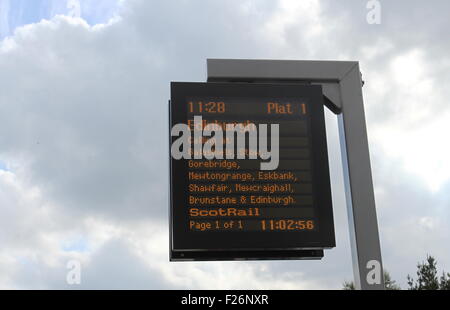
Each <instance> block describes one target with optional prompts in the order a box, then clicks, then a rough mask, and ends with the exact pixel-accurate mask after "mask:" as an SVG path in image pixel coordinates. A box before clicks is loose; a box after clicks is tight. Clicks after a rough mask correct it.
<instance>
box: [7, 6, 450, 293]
mask: <svg viewBox="0 0 450 310" xmlns="http://www.w3.org/2000/svg"><path fill="white" fill-rule="evenodd" d="M91 4H92V3H91ZM82 5H83V3H82ZM122 5H123V11H122V13H121V16H120V18H116V19H113V20H111V21H110V22H108V23H106V24H102V25H97V26H90V25H89V24H88V23H87V22H86V21H85V20H82V19H71V18H67V17H63V16H58V17H55V18H53V19H52V20H50V21H43V22H40V23H37V24H32V25H28V26H26V27H22V28H20V29H18V30H17V32H16V34H15V35H14V36H13V37H12V38H9V39H7V40H4V41H2V42H1V43H0V83H1V84H2V86H3V91H2V92H1V93H0V132H2V133H7V134H2V135H0V161H2V162H5V163H6V166H7V167H8V169H7V171H5V170H3V169H0V245H1V246H0V287H9V288H15V287H24V288H68V287H67V285H66V284H65V273H66V271H67V270H66V268H65V263H66V262H67V260H68V259H73V258H76V259H79V260H80V261H81V262H82V267H83V269H82V270H83V271H82V272H83V275H84V276H83V279H84V282H83V288H126V287H129V288H133V287H136V288H339V287H340V285H341V283H342V282H343V280H345V279H347V280H348V279H349V278H350V277H351V263H350V253H349V244H348V234H347V227H346V225H347V222H346V213H345V206H344V205H343V201H344V197H343V186H342V175H341V173H342V171H341V168H340V159H339V154H338V151H339V146H338V141H337V133H336V124H335V119H334V116H333V115H331V114H330V113H327V129H328V135H329V149H330V150H329V151H330V156H331V158H330V163H331V171H332V176H333V178H332V184H333V198H334V200H335V202H336V204H335V220H336V232H337V241H338V247H337V248H336V249H333V250H331V251H327V252H326V257H325V258H324V260H323V261H321V262H307V261H305V262H304V261H302V262H264V263H261V262H254V263H249V262H247V263H236V262H230V263H180V264H178V263H177V264H175V263H169V262H168V251H167V248H168V245H167V240H168V232H167V222H168V219H167V200H168V196H167V195H168V194H167V184H168V179H167V174H168V173H167V172H168V166H167V160H168V158H167V154H166V152H165V151H164V150H167V149H168V145H167V135H168V134H167V99H168V97H169V87H168V85H169V82H170V81H171V80H186V81H204V80H205V70H206V68H205V59H206V58H207V57H211V58H214V57H226V58H288V57H289V58H320V59H321V58H328V59H333V58H338V59H340V58H344V57H345V58H353V57H354V58H356V59H361V60H362V67H363V70H364V72H363V73H364V78H365V79H366V81H367V83H366V86H365V87H364V92H365V97H366V108H367V109H366V111H367V119H368V126H369V138H370V142H371V151H372V158H373V165H372V167H373V170H374V178H375V186H376V195H377V204H378V211H379V218H380V220H379V222H380V231H381V236H382V245H383V249H384V253H385V259H386V261H385V266H387V267H388V269H389V270H390V271H393V273H394V275H395V277H397V278H399V277H404V276H405V275H406V274H405V272H407V271H406V269H405V267H404V266H403V265H404V264H402V263H399V262H404V261H405V260H407V261H408V264H409V265H410V266H412V268H414V263H415V261H417V260H419V259H421V258H422V257H420V255H425V253H424V251H425V250H426V251H428V250H430V251H431V250H432V251H434V253H437V254H436V255H439V256H438V259H440V261H442V262H443V263H447V264H448V263H450V257H449V256H448V253H447V252H448V247H447V248H445V247H444V246H443V244H448V233H447V234H446V233H442V232H443V231H444V232H447V231H448V229H447V230H446V228H445V227H444V226H445V225H442V223H443V222H444V220H442V219H448V217H449V212H448V208H446V207H445V206H446V205H448V202H449V196H448V195H447V194H446V191H445V189H446V188H447V187H448V181H449V180H448V177H449V175H450V171H449V169H448V167H449V165H447V164H446V158H448V156H449V155H450V154H449V152H450V149H449V148H448V147H447V144H448V143H447V144H445V143H443V141H446V140H445V139H446V136H445V132H446V131H447V130H448V126H449V125H448V124H449V122H448V118H449V110H448V108H446V106H447V105H446V104H443V103H445V100H446V98H448V96H447V94H448V92H447V91H446V89H445V88H446V83H445V81H448V65H449V63H450V60H449V57H448V54H446V53H441V52H440V48H441V49H442V48H443V46H441V45H440V42H441V41H440V39H439V37H437V36H436V37H434V39H433V40H434V41H433V42H435V45H434V48H430V49H424V48H422V47H421V46H419V45H418V44H416V43H414V44H413V43H411V44H409V45H405V46H402V45H401V43H402V42H404V40H406V39H405V37H402V36H401V35H400V34H397V33H396V35H395V36H394V35H388V34H387V33H386V32H384V30H383V29H384V28H378V29H381V30H379V31H380V32H379V33H378V35H375V34H376V32H375V31H374V30H373V28H366V27H367V25H363V27H359V26H358V25H359V24H358V23H359V21H360V20H361V21H363V22H364V21H365V14H364V13H365V12H364V6H362V9H361V10H360V11H359V9H358V8H359V6H353V7H350V9H349V8H348V5H349V4H348V3H346V4H339V5H338V6H337V7H336V3H335V2H318V1H313V0H311V1H302V2H301V3H300V2H298V1H280V2H274V1H258V2H255V1H250V0H248V1H236V2H229V1H222V2H210V1H203V2H197V1H195V2H188V1H183V2H176V3H174V2H170V1H163V2H161V1H160V2H157V1H153V2H150V1H131V0H130V1H127V2H125V3H123V4H122ZM91 9H92V12H95V8H94V7H92V8H91ZM358 12H360V13H358ZM358 14H361V16H360V19H358V18H359V15H358ZM211 16H214V17H215V18H211ZM186 17H188V18H186ZM324 21H326V23H325V22H324ZM355 25H356V26H355ZM390 25H392V24H390ZM388 26H389V25H381V27H388ZM417 27H418V28H417V32H420V31H424V32H423V33H422V35H421V37H423V36H426V34H427V33H431V34H434V32H433V31H434V29H431V30H430V29H428V28H426V29H423V28H421V27H420V25H419V26H417ZM411 31H413V30H411ZM404 35H405V36H407V34H404ZM368 36H369V37H370V36H371V37H372V38H367V37H368ZM411 45H412V46H411ZM439 53H441V54H439ZM435 55H439V56H440V57H436V56H435ZM433 56H434V57H433ZM443 81H444V82H443ZM437 114H438V115H439V116H436V115H437ZM418 141H420V147H418ZM430 150H433V151H430ZM412 176H414V177H412ZM418 180H422V181H423V182H425V183H426V184H427V185H426V186H423V185H422V184H421V183H420V182H421V181H418ZM428 189H433V190H434V192H430V191H429V190H428ZM425 205H426V208H425V207H424V206H425ZM441 218H442V219H441ZM394 219H395V220H394ZM425 232H426V233H425ZM411 240H414V242H411ZM417 240H419V241H417ZM416 241H417V242H416ZM431 254H432V253H431ZM447 269H449V268H447ZM180 283H182V284H180ZM224 285H225V286H224Z"/></svg>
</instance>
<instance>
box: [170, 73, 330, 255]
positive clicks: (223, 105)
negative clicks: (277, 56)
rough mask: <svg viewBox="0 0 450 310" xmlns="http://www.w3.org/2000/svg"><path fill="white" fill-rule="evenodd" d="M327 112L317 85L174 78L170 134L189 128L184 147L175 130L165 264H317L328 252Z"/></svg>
mask: <svg viewBox="0 0 450 310" xmlns="http://www.w3.org/2000/svg"><path fill="white" fill-rule="evenodd" d="M323 113H324V112H323V95H322V90H321V87H320V86H311V85H299V84H253V83H181V82H173V83H172V84H171V101H170V124H171V130H172V128H173V126H175V125H176V124H185V125H186V128H188V129H189V132H188V134H189V136H188V142H189V143H184V144H180V143H178V144H176V147H174V145H175V143H176V141H177V140H178V141H180V140H181V139H180V136H181V134H180V133H181V131H178V132H175V133H178V134H179V135H178V136H177V135H174V132H173V130H172V134H171V137H170V141H171V146H172V147H173V149H172V148H171V153H172V156H171V165H170V166H171V171H170V176H171V206H170V215H171V218H170V222H171V223H170V225H171V259H172V260H177V259H180V260H182V259H183V257H184V258H186V259H187V258H190V259H195V258H196V255H195V253H202V252H203V253H202V255H203V256H201V255H200V256H201V257H204V256H205V252H210V253H214V255H211V256H210V257H211V258H212V259H221V258H222V259H233V258H234V259H246V258H248V259H269V258H272V259H281V258H286V259H288V258H296V257H298V258H307V257H306V256H311V257H312V258H313V257H316V258H317V256H319V257H321V255H323V254H321V253H322V251H317V250H322V249H324V248H331V247H334V246H335V239H334V225H333V216H332V204H331V190H330V180H329V168H328V156H327V146H326V134H325V122H324V114H323ZM184 141H186V140H184ZM174 150H177V151H179V152H180V153H182V154H183V157H182V158H174V156H173V152H174ZM180 156H181V155H179V156H178V157H180ZM175 157H176V156H175ZM264 165H265V166H264ZM252 251H254V252H253V254H252ZM296 251H297V252H296ZM227 252H228V253H227ZM230 253H232V255H230ZM255 253H257V254H255ZM222 254H225V255H222ZM221 255H222V256H221Z"/></svg>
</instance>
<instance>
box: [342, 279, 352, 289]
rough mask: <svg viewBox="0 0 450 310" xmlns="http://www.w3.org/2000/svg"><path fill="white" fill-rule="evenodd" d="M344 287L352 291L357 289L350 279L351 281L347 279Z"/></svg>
mask: <svg viewBox="0 0 450 310" xmlns="http://www.w3.org/2000/svg"><path fill="white" fill-rule="evenodd" d="M342 289H343V290H344V291H352V290H354V289H355V284H354V283H353V282H352V281H350V282H347V281H345V282H344V284H343V287H342Z"/></svg>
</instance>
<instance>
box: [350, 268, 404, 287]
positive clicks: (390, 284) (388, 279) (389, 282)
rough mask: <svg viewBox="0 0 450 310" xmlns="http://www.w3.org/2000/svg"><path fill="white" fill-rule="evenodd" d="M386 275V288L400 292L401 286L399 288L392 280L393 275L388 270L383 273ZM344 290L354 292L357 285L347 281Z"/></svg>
mask: <svg viewBox="0 0 450 310" xmlns="http://www.w3.org/2000/svg"><path fill="white" fill-rule="evenodd" d="M383 274H384V287H385V288H386V289H387V290H400V286H398V285H397V284H396V283H395V281H394V280H392V278H391V275H390V274H389V272H387V271H386V270H384V272H383ZM342 289H343V290H346V291H349V290H354V289H355V284H354V283H353V282H352V281H350V282H347V281H345V282H344V284H343V287H342Z"/></svg>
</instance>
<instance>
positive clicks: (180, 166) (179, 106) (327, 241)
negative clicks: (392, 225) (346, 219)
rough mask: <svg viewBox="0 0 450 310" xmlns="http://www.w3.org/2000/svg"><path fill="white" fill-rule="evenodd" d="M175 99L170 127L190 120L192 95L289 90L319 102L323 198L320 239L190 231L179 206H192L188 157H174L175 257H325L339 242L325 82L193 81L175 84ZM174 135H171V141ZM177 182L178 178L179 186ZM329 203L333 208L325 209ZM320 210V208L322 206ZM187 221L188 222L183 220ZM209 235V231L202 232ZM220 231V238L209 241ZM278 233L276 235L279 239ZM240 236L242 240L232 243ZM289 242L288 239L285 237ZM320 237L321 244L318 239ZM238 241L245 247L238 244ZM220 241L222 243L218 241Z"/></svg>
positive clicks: (316, 163)
mask: <svg viewBox="0 0 450 310" xmlns="http://www.w3.org/2000/svg"><path fill="white" fill-rule="evenodd" d="M171 93H172V97H171V100H170V102H169V115H170V122H169V123H170V126H173V125H175V124H177V123H184V122H186V120H187V107H186V106H187V105H186V101H187V98H189V97H195V96H197V97H202V96H211V97H214V96H216V97H217V95H218V94H221V96H223V97H249V98H252V97H258V98H264V97H276V96H279V94H283V95H284V96H287V97H299V96H300V95H301V94H302V93H303V96H305V97H308V98H309V99H310V100H312V101H314V102H312V103H311V104H309V105H308V106H309V107H310V109H312V111H311V117H313V119H311V126H314V128H312V129H311V134H312V135H314V136H313V137H311V139H310V140H311V143H313V144H314V145H313V146H312V148H311V149H312V150H313V151H314V152H313V154H312V155H311V157H313V158H314V157H315V158H316V159H315V160H313V171H314V173H316V175H315V178H313V180H314V179H315V180H316V181H315V183H316V184H314V191H315V193H316V197H317V199H318V200H319V203H318V206H322V207H321V209H320V212H321V214H320V216H318V220H319V225H321V226H320V230H319V232H320V233H317V232H316V233H315V235H314V237H315V240H316V241H315V242H306V241H305V240H307V238H304V239H303V240H299V239H298V237H299V236H301V234H303V236H304V235H305V234H308V232H301V234H298V233H295V232H253V233H252V232H240V233H235V232H226V233H222V232H211V233H209V235H208V234H205V233H204V232H189V231H187V216H185V215H183V214H180V211H179V210H176V209H175V207H174V206H176V205H180V204H181V205H183V206H184V205H186V199H185V197H186V194H185V193H183V190H184V191H185V188H186V185H187V184H186V182H187V181H186V180H183V175H184V176H186V175H187V171H188V170H187V168H186V166H185V161H183V160H174V159H173V158H171V159H170V178H171V182H170V260H171V261H184V260H263V259H321V258H322V257H323V249H324V248H332V247H334V246H335V235H334V221H333V211H332V206H331V204H332V201H331V185H330V176H329V167H328V156H327V154H328V153H327V143H326V133H325V120H324V113H323V95H322V87H321V86H319V85H315V86H311V85H302V84H298V83H293V84H266V83H264V84H254V83H252V84H249V83H211V82H210V83H192V82H172V84H171ZM173 140H174V138H173V137H171V140H170V141H173ZM173 182H177V186H174V184H173ZM326 205H328V206H329V207H325V206H326ZM316 208H317V207H316ZM183 221H184V222H183ZM202 234H203V235H202ZM211 234H214V235H215V236H216V237H218V238H216V239H212V240H208V239H209V238H210V236H211ZM263 234H265V237H267V236H270V235H269V234H272V236H271V237H270V238H265V240H261V241H259V243H258V242H256V245H255V240H256V238H257V237H261V236H262V235H263ZM274 236H275V237H274ZM230 238H232V239H233V240H239V241H238V242H237V241H231V239H230ZM283 240H285V241H289V242H285V244H283V242H280V241H283ZM317 240H319V241H320V242H317ZM233 243H237V244H239V246H233V245H232V244H233ZM216 244H220V245H221V247H220V248H217V247H213V246H212V245H214V246H215V245H216ZM288 244H302V246H301V247H299V246H292V245H291V246H287V245H288Z"/></svg>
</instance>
